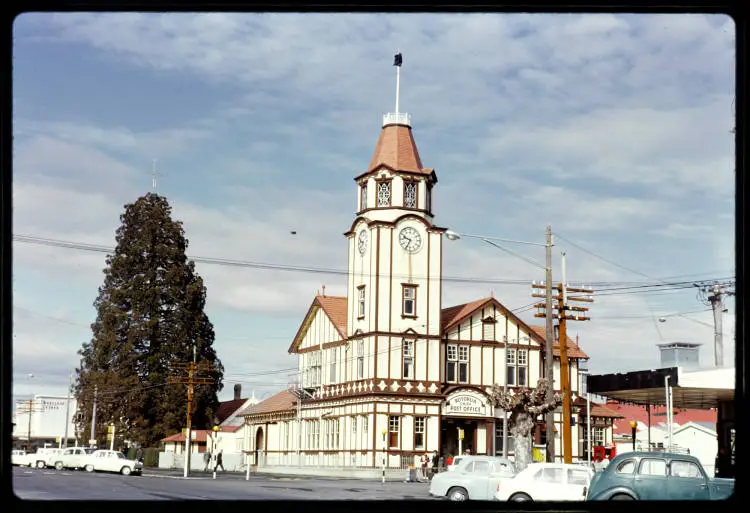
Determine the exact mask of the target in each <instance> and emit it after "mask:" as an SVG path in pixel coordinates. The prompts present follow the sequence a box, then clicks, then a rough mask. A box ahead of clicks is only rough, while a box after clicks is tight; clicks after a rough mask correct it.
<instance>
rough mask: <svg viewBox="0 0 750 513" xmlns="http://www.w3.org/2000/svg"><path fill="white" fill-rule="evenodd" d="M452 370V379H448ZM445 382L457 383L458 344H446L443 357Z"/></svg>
mask: <svg viewBox="0 0 750 513" xmlns="http://www.w3.org/2000/svg"><path fill="white" fill-rule="evenodd" d="M451 369H452V370H453V378H451V377H450V375H451V372H450V370H451ZM445 381H447V382H448V383H457V382H458V344H448V346H447V348H446V355H445Z"/></svg>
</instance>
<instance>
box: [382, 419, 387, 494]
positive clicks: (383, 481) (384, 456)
mask: <svg viewBox="0 0 750 513" xmlns="http://www.w3.org/2000/svg"><path fill="white" fill-rule="evenodd" d="M386 433H387V430H386V429H383V477H382V483H383V484H385V458H386V456H387V454H386V451H387V449H388V446H387V445H386V443H385V434H386Z"/></svg>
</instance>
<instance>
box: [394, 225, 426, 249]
mask: <svg viewBox="0 0 750 513" xmlns="http://www.w3.org/2000/svg"><path fill="white" fill-rule="evenodd" d="M398 243H399V244H401V247H402V248H404V249H405V250H406V251H408V252H409V253H416V252H417V251H419V248H421V247H422V236H421V235H419V232H418V231H417V230H415V229H414V228H412V227H411V226H407V227H406V228H404V229H403V230H401V233H399V234H398Z"/></svg>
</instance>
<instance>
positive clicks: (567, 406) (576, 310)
mask: <svg viewBox="0 0 750 513" xmlns="http://www.w3.org/2000/svg"><path fill="white" fill-rule="evenodd" d="M561 267H562V269H561V270H562V283H559V284H558V285H557V286H556V288H557V296H556V297H555V300H556V301H557V305H553V307H552V308H556V309H557V312H556V314H555V316H556V317H557V319H558V326H557V327H558V336H557V340H558V345H559V348H560V391H561V392H562V437H561V438H562V442H563V461H564V463H572V462H573V442H572V436H571V410H572V392H571V388H570V370H569V368H570V367H569V361H568V343H567V341H568V334H567V321H588V320H590V319H591V318H590V317H586V316H584V315H582V314H583V313H585V312H587V311H588V308H585V307H581V306H568V301H579V302H586V303H593V302H594V300H593V299H592V298H591V297H589V296H572V297H571V296H568V292H574V293H580V294H593V292H594V291H593V290H592V289H589V288H572V287H568V284H567V281H566V273H565V252H563V253H562V266H561ZM532 296H533V297H542V295H541V294H538V293H536V294H532ZM547 304H548V303H547V302H545V303H537V304H536V305H534V306H535V307H537V308H540V309H541V308H544V310H545V311H544V312H539V313H536V314H534V317H546V318H547V319H549V314H550V313H551V312H552V308H549V307H547ZM569 312H573V313H569ZM550 347H551V346H550Z"/></svg>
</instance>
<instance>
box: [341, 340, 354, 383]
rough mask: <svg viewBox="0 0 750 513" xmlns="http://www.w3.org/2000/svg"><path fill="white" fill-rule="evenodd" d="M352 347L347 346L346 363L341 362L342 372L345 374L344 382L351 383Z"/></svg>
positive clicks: (345, 352)
mask: <svg viewBox="0 0 750 513" xmlns="http://www.w3.org/2000/svg"><path fill="white" fill-rule="evenodd" d="M351 347H352V346H351V345H350V344H347V345H346V350H345V351H344V361H343V362H341V367H342V369H341V370H342V371H343V373H344V381H349V378H350V376H351V369H352V363H351V362H352V357H351Z"/></svg>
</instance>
